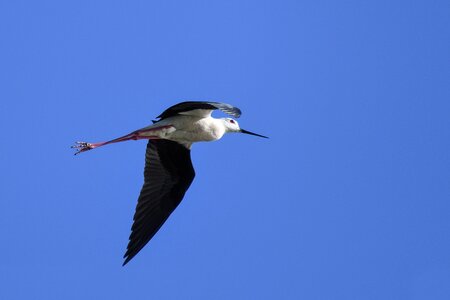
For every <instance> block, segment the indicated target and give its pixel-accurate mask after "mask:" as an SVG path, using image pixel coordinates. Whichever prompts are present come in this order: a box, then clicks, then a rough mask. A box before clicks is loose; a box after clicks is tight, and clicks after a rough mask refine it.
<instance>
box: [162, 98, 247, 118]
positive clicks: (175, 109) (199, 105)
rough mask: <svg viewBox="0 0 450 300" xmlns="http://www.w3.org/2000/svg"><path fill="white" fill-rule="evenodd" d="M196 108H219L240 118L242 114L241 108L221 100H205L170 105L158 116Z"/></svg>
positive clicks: (172, 114)
mask: <svg viewBox="0 0 450 300" xmlns="http://www.w3.org/2000/svg"><path fill="white" fill-rule="evenodd" d="M194 109H211V110H215V109H219V110H221V111H223V112H224V113H226V114H229V115H230V116H232V117H235V118H239V117H240V116H241V110H240V109H239V108H237V107H234V106H232V105H230V104H227V103H220V102H204V101H186V102H181V103H178V104H175V105H174V106H171V107H169V108H168V109H166V110H165V111H163V113H162V114H160V115H159V116H158V118H161V120H162V119H165V118H168V117H172V116H175V115H177V114H179V113H181V112H186V111H190V110H194Z"/></svg>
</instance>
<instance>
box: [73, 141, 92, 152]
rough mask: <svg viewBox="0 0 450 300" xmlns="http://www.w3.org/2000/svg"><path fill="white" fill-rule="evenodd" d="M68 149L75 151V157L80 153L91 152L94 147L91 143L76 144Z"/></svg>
mask: <svg viewBox="0 0 450 300" xmlns="http://www.w3.org/2000/svg"><path fill="white" fill-rule="evenodd" d="M70 148H72V149H75V150H77V152H75V155H77V154H80V153H81V152H85V151H89V150H92V149H94V148H95V146H94V145H93V144H91V143H86V142H76V143H75V145H73V146H72V147H70Z"/></svg>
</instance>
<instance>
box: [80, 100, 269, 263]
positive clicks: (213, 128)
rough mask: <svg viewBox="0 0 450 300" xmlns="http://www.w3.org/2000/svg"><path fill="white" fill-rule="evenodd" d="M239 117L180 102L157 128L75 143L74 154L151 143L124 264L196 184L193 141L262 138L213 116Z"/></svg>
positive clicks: (222, 106) (235, 111)
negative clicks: (238, 136) (239, 136)
mask: <svg viewBox="0 0 450 300" xmlns="http://www.w3.org/2000/svg"><path fill="white" fill-rule="evenodd" d="M217 109H218V110H221V111H223V112H224V113H226V114H228V115H230V116H232V117H235V118H239V117H240V115H241V110H240V109H239V108H237V107H233V106H231V105H230V104H226V103H219V102H203V101H188V102H182V103H178V104H176V105H174V106H171V107H169V108H168V109H166V110H165V111H164V112H163V113H162V114H160V115H159V116H158V117H157V119H158V120H156V121H153V124H152V125H150V126H147V127H144V128H142V129H138V130H136V131H133V132H131V133H129V134H127V135H124V136H121V137H119V138H116V139H113V140H110V141H106V142H99V143H86V142H77V143H76V144H75V145H74V146H72V148H74V149H76V150H77V152H76V153H75V155H76V154H79V153H81V152H85V151H88V150H92V149H95V148H98V147H101V146H104V145H108V144H112V143H118V142H123V141H128V140H141V139H146V140H149V141H148V143H147V150H146V154H145V169H144V185H143V186H142V189H141V192H140V195H139V198H138V203H137V206H136V211H135V214H134V217H133V225H132V227H131V235H130V237H129V243H128V246H127V250H126V253H125V255H124V259H125V260H124V263H123V265H126V264H127V263H128V262H129V261H130V260H131V259H132V258H133V257H134V256H136V254H138V253H139V251H140V250H141V249H142V248H143V247H144V246H145V245H146V244H147V243H148V242H149V241H150V239H151V238H152V237H153V236H154V235H155V234H156V232H157V231H158V230H159V229H160V228H161V226H162V225H163V224H164V222H165V221H166V220H167V218H168V217H169V216H170V214H171V213H172V212H173V211H174V210H175V208H176V207H177V206H178V204H180V202H181V200H182V199H183V197H184V194H185V193H186V191H187V189H188V188H189V186H190V185H191V183H192V181H193V180H194V176H195V171H194V168H193V166H192V161H191V151H190V149H191V146H192V144H193V143H195V142H201V141H216V140H218V139H220V138H222V136H223V135H224V134H225V133H231V132H240V133H245V134H250V135H255V136H259V137H263V138H267V137H266V136H263V135H260V134H256V133H253V132H250V131H247V130H244V129H241V128H240V127H239V124H238V122H237V121H236V120H234V119H232V118H219V119H216V118H213V117H212V116H211V114H212V112H213V111H214V110H217Z"/></svg>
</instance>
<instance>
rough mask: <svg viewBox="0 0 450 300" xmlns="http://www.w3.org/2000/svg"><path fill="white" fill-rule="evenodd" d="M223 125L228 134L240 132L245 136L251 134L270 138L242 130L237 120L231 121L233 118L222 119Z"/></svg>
mask: <svg viewBox="0 0 450 300" xmlns="http://www.w3.org/2000/svg"><path fill="white" fill-rule="evenodd" d="M222 120H223V123H224V125H225V131H226V132H240V133H245V134H251V135H256V136H259V137H262V138H266V139H267V138H268V137H267V136H264V135H260V134H257V133H253V132H250V131H247V130H244V129H241V127H239V124H238V122H237V121H236V120H234V119H231V118H222Z"/></svg>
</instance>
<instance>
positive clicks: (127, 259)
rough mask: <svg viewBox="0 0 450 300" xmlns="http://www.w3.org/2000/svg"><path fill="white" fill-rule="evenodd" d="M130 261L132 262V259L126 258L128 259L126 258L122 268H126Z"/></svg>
mask: <svg viewBox="0 0 450 300" xmlns="http://www.w3.org/2000/svg"><path fill="white" fill-rule="evenodd" d="M124 258H125V257H124ZM130 260H131V257H126V258H125V261H124V262H123V264H122V267H125V265H126V264H127V263H129V262H130Z"/></svg>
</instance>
